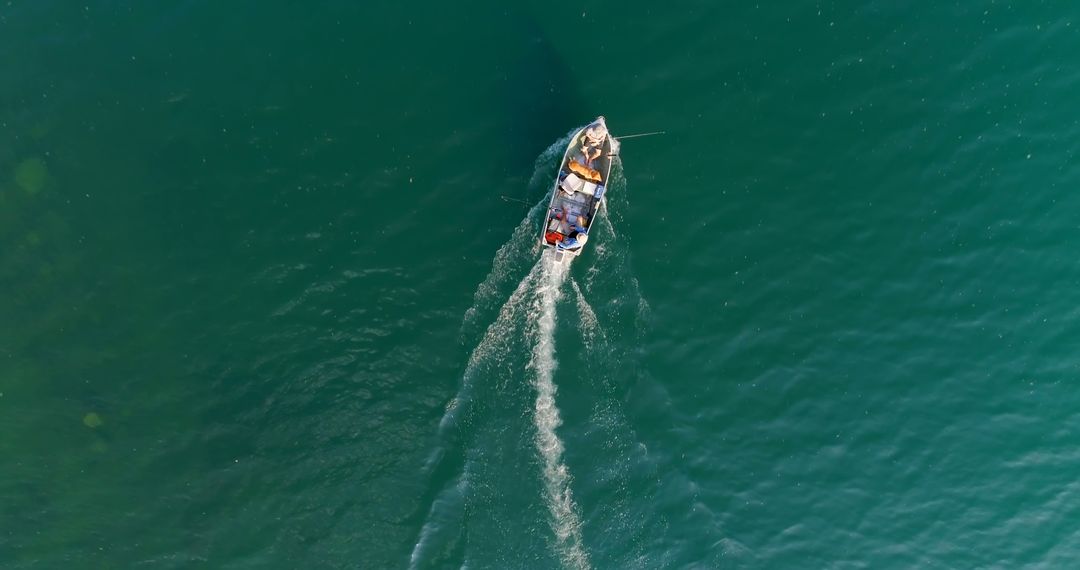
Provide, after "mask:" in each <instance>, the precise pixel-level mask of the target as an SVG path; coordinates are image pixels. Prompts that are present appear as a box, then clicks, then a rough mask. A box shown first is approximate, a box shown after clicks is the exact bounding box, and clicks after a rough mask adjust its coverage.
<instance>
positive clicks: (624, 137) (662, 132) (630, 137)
mask: <svg viewBox="0 0 1080 570" xmlns="http://www.w3.org/2000/svg"><path fill="white" fill-rule="evenodd" d="M664 134H667V131H653V132H651V133H637V134H635V135H623V136H618V137H615V139H616V140H620V141H621V140H626V139H633V138H637V137H651V136H652V135H664Z"/></svg>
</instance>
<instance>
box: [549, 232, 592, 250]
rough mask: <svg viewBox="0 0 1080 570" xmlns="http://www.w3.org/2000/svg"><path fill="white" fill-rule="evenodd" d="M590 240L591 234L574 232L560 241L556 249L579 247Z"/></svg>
mask: <svg viewBox="0 0 1080 570" xmlns="http://www.w3.org/2000/svg"><path fill="white" fill-rule="evenodd" d="M587 241H589V234H588V233H586V232H574V233H572V234H571V235H568V236H566V239H564V240H562V241H561V242H559V243H558V244H557V245H556V246H555V247H556V249H577V248H579V247H581V246H583V245H585V242H587Z"/></svg>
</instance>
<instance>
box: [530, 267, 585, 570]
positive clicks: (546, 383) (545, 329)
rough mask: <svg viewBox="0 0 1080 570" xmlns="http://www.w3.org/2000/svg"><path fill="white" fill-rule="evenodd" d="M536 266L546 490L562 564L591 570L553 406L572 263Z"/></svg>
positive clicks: (534, 364) (533, 365) (539, 432)
mask: <svg viewBox="0 0 1080 570" xmlns="http://www.w3.org/2000/svg"><path fill="white" fill-rule="evenodd" d="M538 265H541V266H542V268H543V269H542V274H541V279H540V285H539V287H538V289H537V295H536V300H535V302H534V303H535V304H534V307H535V311H534V314H535V315H536V318H535V320H534V322H532V323H531V324H532V326H531V327H530V333H531V334H530V336H532V342H533V347H534V348H533V353H532V359H531V360H530V361H529V368H530V369H531V370H532V371H533V373H534V374H535V378H534V380H533V381H534V385H535V386H536V404H535V406H534V412H535V413H534V416H533V421H534V422H535V425H536V446H537V449H538V450H539V451H540V455H541V457H542V458H543V461H544V468H543V470H544V491H545V494H546V496H547V503H548V505H547V506H548V510H549V512H550V514H551V530H552V531H553V532H554V533H555V539H556V543H557V548H558V550H559V554H560V556H561V557H562V559H563V562H564V564H566V565H567V566H569V567H571V568H588V567H589V558H588V556H587V555H586V553H585V549H584V547H583V545H582V540H581V520H580V518H579V517H578V514H577V506H576V505H575V504H574V499H573V496H572V493H571V491H570V472H569V470H568V469H567V468H566V465H565V464H564V463H563V461H562V453H563V443H562V440H560V439H559V436H558V435H557V434H556V433H555V429H556V428H558V427H559V425H560V424H562V419H561V418H560V417H559V408H558V407H556V405H555V391H556V388H555V382H554V374H555V367H556V364H557V363H556V360H555V323H556V319H555V308H556V304H557V303H558V301H559V298H560V297H561V294H562V293H561V288H562V285H563V283H564V282H565V281H566V276H567V272H568V271H569V268H570V264H569V263H557V262H555V256H554V255H553V253H552V252H551V251H550V250H549V251H545V252H544V255H543V256H542V257H541V259H540V263H539V264H538Z"/></svg>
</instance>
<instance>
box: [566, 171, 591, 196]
mask: <svg viewBox="0 0 1080 570" xmlns="http://www.w3.org/2000/svg"><path fill="white" fill-rule="evenodd" d="M559 187H560V188H562V189H563V190H565V191H566V193H567V194H573V193H574V192H580V191H581V190H582V189H583V188H584V187H585V181H584V180H582V179H581V178H578V176H577V175H576V174H574V173H573V172H571V173H570V174H567V175H566V178H563V180H562V182H560V183H559ZM595 188H596V185H595V184H593V189H595Z"/></svg>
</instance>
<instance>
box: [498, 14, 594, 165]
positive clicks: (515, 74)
mask: <svg viewBox="0 0 1080 570" xmlns="http://www.w3.org/2000/svg"><path fill="white" fill-rule="evenodd" d="M504 18H505V25H503V26H502V29H503V30H506V32H505V35H506V37H507V40H508V41H507V42H503V46H510V45H513V46H516V49H513V50H511V51H510V53H508V54H507V56H506V60H505V61H506V62H507V63H506V64H507V68H506V72H505V74H504V76H503V78H502V82H501V86H502V89H500V90H499V91H500V93H499V102H498V105H499V106H500V107H501V108H502V110H503V113H504V114H505V115H506V117H507V121H506V124H507V127H508V128H509V130H510V132H511V133H512V140H513V144H511V145H510V148H509V149H508V152H509V153H510V157H509V162H508V164H507V168H508V172H507V174H513V175H516V174H518V173H529V172H531V171H532V167H533V162H534V161H535V160H536V156H537V154H539V153H540V152H541V151H542V150H544V149H545V148H546V147H547V146H548V145H550V144H551V141H553V140H556V139H558V138H559V137H561V136H563V135H565V134H566V132H567V131H568V130H570V129H571V128H573V127H574V126H577V125H582V124H585V123H587V122H588V121H589V120H590V119H592V118H593V117H595V113H594V109H593V108H592V107H591V106H589V105H587V104H586V103H585V101H584V98H583V97H582V95H581V91H580V85H579V83H578V80H577V79H576V77H575V76H574V73H573V71H572V69H571V67H570V65H569V64H568V62H567V61H566V59H565V58H564V56H563V54H565V53H571V51H572V50H571V49H560V48H559V47H558V46H556V45H554V44H553V43H552V41H551V40H550V38H549V37H548V35H547V33H546V32H545V31H544V30H543V29H542V28H541V27H540V25H539V24H538V23H537V21H536V20H535V19H534V18H533V17H532V16H530V15H529V14H525V13H520V12H512V13H508V14H506V15H505V16H504ZM568 47H569V46H568Z"/></svg>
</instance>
